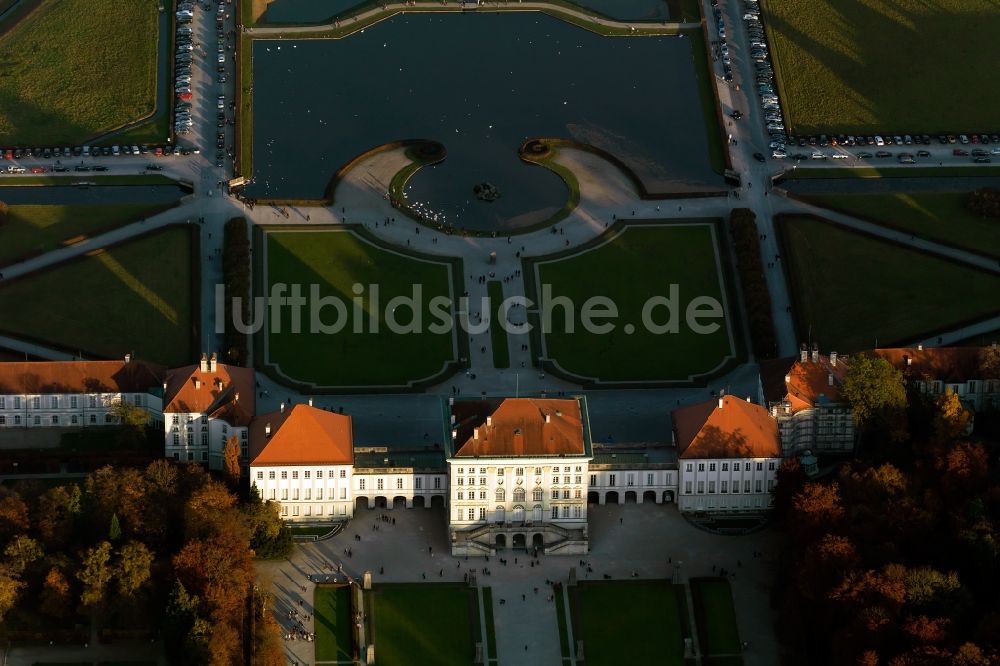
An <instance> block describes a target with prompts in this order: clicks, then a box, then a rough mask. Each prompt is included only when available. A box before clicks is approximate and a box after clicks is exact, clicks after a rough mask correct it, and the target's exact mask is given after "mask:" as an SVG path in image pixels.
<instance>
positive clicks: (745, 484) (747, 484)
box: [743, 463, 750, 493]
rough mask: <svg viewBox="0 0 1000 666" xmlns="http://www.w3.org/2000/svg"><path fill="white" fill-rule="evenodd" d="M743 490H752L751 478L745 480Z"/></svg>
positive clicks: (746, 491)
mask: <svg viewBox="0 0 1000 666" xmlns="http://www.w3.org/2000/svg"><path fill="white" fill-rule="evenodd" d="M748 464H749V463H748ZM743 492H745V493H748V492H750V479H747V480H746V481H744V482H743Z"/></svg>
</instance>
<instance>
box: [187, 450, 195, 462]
mask: <svg viewBox="0 0 1000 666" xmlns="http://www.w3.org/2000/svg"><path fill="white" fill-rule="evenodd" d="M188 462H194V451H188Z"/></svg>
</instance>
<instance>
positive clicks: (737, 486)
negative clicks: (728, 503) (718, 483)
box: [733, 481, 740, 493]
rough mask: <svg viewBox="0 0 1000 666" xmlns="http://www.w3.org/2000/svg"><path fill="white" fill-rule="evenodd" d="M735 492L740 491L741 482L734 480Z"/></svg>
mask: <svg viewBox="0 0 1000 666" xmlns="http://www.w3.org/2000/svg"><path fill="white" fill-rule="evenodd" d="M733 492H734V493H738V492H740V482H739V481H733Z"/></svg>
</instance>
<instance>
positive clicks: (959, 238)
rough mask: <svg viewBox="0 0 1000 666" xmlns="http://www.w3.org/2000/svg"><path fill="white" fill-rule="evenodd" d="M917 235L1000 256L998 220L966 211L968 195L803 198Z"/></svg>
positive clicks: (815, 196)
mask: <svg viewBox="0 0 1000 666" xmlns="http://www.w3.org/2000/svg"><path fill="white" fill-rule="evenodd" d="M803 198H804V199H806V200H807V201H809V202H810V203H814V204H816V205H818V206H823V207H825V208H832V209H834V210H839V211H842V212H844V213H848V214H850V215H854V216H856V217H861V218H864V219H866V220H870V221H872V222H877V223H879V224H884V225H885V226H888V227H893V228H896V229H902V230H903V231H909V232H910V233H913V234H915V235H917V236H919V237H920V238H926V239H928V240H932V241H937V242H939V243H945V244H947V245H954V246H956V247H960V248H962V249H964V250H970V251H972V252H980V253H985V254H991V255H994V256H1000V220H994V219H990V218H988V217H981V216H979V215H976V214H974V213H972V212H970V211H969V210H968V209H967V208H966V207H965V203H966V201H967V200H968V198H969V195H968V194H966V193H961V192H933V193H912V194H903V193H886V194H833V195H811V196H807V197H803Z"/></svg>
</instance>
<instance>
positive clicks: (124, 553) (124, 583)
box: [115, 541, 153, 597]
mask: <svg viewBox="0 0 1000 666" xmlns="http://www.w3.org/2000/svg"><path fill="white" fill-rule="evenodd" d="M152 564H153V553H152V552H151V551H150V550H149V548H147V547H146V545H145V544H144V543H141V542H138V541H130V542H128V543H127V544H125V545H124V546H122V549H121V552H120V553H119V554H118V562H117V564H116V565H115V577H116V578H117V579H118V589H119V590H120V591H121V593H122V594H123V595H125V596H126V597H130V596H132V595H133V594H135V592H136V590H138V589H139V588H140V587H141V586H142V585H143V583H145V582H146V581H147V580H149V576H150V566H151V565H152Z"/></svg>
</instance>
